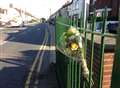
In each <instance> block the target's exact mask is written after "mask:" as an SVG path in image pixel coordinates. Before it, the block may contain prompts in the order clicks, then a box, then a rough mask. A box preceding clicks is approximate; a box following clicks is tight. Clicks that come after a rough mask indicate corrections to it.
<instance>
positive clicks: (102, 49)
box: [98, 7, 108, 88]
mask: <svg viewBox="0 0 120 88" xmlns="http://www.w3.org/2000/svg"><path fill="white" fill-rule="evenodd" d="M107 14H108V13H107V7H106V8H105V11H104V12H103V26H102V32H101V33H102V36H101V48H100V49H101V50H100V75H99V82H98V88H102V81H103V70H104V48H105V46H104V39H105V36H104V34H105V32H106V21H107Z"/></svg>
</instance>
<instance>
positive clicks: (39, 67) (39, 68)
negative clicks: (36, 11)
mask: <svg viewBox="0 0 120 88" xmlns="http://www.w3.org/2000/svg"><path fill="white" fill-rule="evenodd" d="M47 30H48V29H47ZM47 36H48V31H47ZM47 42H48V37H47V38H46V42H45V45H44V47H43V50H44V49H45V48H46V44H47ZM44 53H45V50H44V51H42V54H41V56H40V58H39V59H40V61H39V64H38V68H37V73H40V70H41V66H42V62H43V55H44ZM34 84H35V86H34V88H37V86H36V85H37V84H39V80H38V78H36V80H35V83H34Z"/></svg>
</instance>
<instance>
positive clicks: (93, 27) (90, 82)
mask: <svg viewBox="0 0 120 88" xmlns="http://www.w3.org/2000/svg"><path fill="white" fill-rule="evenodd" d="M92 21H93V24H92V33H91V57H90V75H89V88H91V87H92V85H91V84H92V81H91V80H92V69H93V59H94V33H93V31H94V30H95V28H96V12H95V10H94V15H93V17H92Z"/></svg>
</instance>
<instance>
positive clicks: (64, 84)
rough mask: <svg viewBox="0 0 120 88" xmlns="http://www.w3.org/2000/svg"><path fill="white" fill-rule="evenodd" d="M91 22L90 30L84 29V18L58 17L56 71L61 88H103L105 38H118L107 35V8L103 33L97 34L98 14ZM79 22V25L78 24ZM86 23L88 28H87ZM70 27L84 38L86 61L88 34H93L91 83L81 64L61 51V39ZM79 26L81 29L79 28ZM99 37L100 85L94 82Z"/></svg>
mask: <svg viewBox="0 0 120 88" xmlns="http://www.w3.org/2000/svg"><path fill="white" fill-rule="evenodd" d="M90 19H91V20H89V23H90V30H87V28H83V24H82V23H83V21H82V17H81V20H80V19H79V20H78V19H74V20H72V19H70V18H68V17H61V16H58V17H56V71H57V77H58V79H59V83H60V88H93V86H94V84H97V85H98V88H102V80H103V70H104V67H103V64H104V48H105V44H104V42H105V37H116V35H113V34H109V33H106V22H107V8H106V9H105V11H104V12H103V14H102V30H101V32H96V31H95V29H96V12H95V10H94V14H93V15H92V16H91V18H90ZM78 22H79V25H78V24H77V23H78ZM87 23H88V22H86V26H87ZM70 26H74V27H76V28H77V29H78V30H79V31H80V33H81V36H84V37H83V39H84V57H85V59H86V54H87V46H88V43H87V36H88V33H89V34H91V45H90V46H91V53H90V55H91V56H90V57H89V58H90V63H89V64H88V68H89V81H86V80H85V79H84V77H83V75H82V71H83V69H82V68H81V63H79V62H78V61H77V60H76V59H75V58H72V57H70V56H69V55H67V54H65V53H64V52H63V50H62V49H61V46H60V43H61V42H63V41H62V40H61V39H60V37H61V36H62V35H63V33H64V32H66V31H67V29H68V28H69V27H70ZM78 26H79V27H78ZM95 35H99V36H100V37H101V47H100V58H101V59H100V69H99V70H100V72H99V74H98V75H99V79H98V83H96V82H95V81H94V80H93V76H94V73H93V63H94V60H93V59H94V38H95V37H94V36H95Z"/></svg>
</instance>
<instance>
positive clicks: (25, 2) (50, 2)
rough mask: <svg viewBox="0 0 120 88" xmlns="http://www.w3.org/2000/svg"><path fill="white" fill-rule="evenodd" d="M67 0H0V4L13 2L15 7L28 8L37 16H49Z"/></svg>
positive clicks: (4, 4)
mask: <svg viewBox="0 0 120 88" xmlns="http://www.w3.org/2000/svg"><path fill="white" fill-rule="evenodd" d="M66 1H67V0H0V6H6V5H8V4H9V3H13V5H14V6H15V7H18V8H21V9H26V11H28V12H30V13H32V14H33V15H35V16H37V17H39V18H40V17H45V18H48V17H49V15H50V8H51V12H52V13H54V12H55V11H56V10H57V9H59V8H60V7H61V6H62V5H63V4H64V3H65V2H66Z"/></svg>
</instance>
